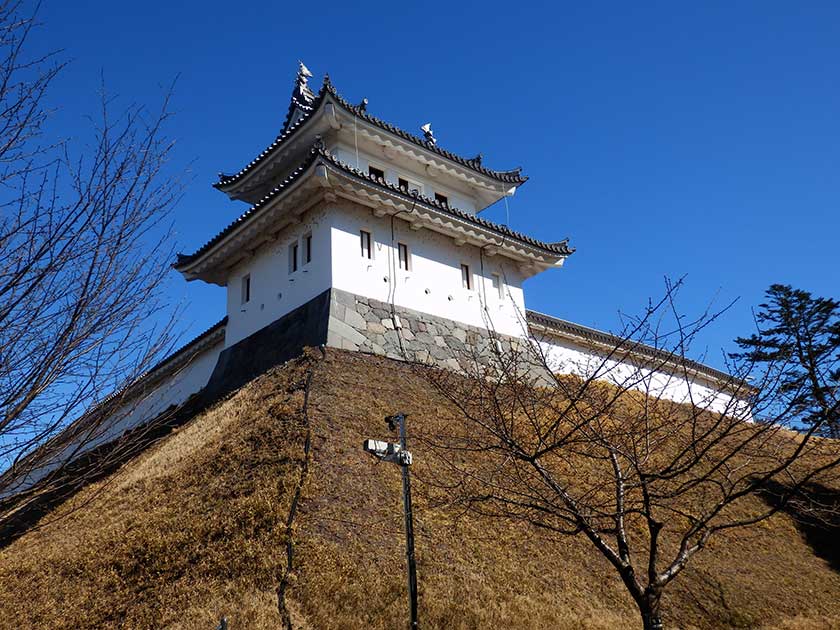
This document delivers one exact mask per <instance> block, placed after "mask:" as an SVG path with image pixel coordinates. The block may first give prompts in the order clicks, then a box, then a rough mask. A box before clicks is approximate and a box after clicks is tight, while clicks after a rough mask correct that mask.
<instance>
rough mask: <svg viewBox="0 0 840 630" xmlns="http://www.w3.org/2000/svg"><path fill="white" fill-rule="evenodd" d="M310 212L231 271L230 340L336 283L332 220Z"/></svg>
mask: <svg viewBox="0 0 840 630" xmlns="http://www.w3.org/2000/svg"><path fill="white" fill-rule="evenodd" d="M326 217H327V213H326V212H325V211H319V212H308V213H305V214H304V215H303V219H302V221H301V222H300V223H298V224H295V225H292V226H290V227H288V228H286V229H285V230H283V231H282V232H281V233H280V235H279V238H278V239H277V240H276V241H274V242H273V243H271V244H266V245H263V246H262V247H261V248H260V249H259V250H257V252H255V253H254V255H253V256H251V257H249V258H247V259H245V260H243V261H242V262H240V263H239V264H238V265H236V266H235V267H234V268H233V269H232V270H231V272H230V275H229V276H228V281H227V315H228V325H227V333H226V335H225V345H226V346H232V345H233V344H235V343H236V342H237V341H241V340H242V339H244V338H245V337H247V336H249V335H251V334H253V333H255V332H257V331H258V330H260V329H261V328H264V327H265V326H267V325H269V324H270V323H272V322H274V321H276V320H277V319H279V318H280V317H282V316H283V315H285V314H286V313H288V312H290V311H292V310H294V309H296V308H297V307H298V306H301V305H303V304H305V303H306V302H308V301H309V300H311V299H312V298H314V297H316V296H317V295H319V294H320V293H322V292H324V291H326V290H327V289H329V288H330V277H331V262H330V255H331V246H330V237H331V231H330V226H329V224H328V223H327V221H326V220H325V219H326Z"/></svg>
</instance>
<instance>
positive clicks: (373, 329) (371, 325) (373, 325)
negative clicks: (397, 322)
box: [367, 322, 387, 335]
mask: <svg viewBox="0 0 840 630" xmlns="http://www.w3.org/2000/svg"><path fill="white" fill-rule="evenodd" d="M367 330H368V332H369V333H373V334H376V335H384V334H385V331H386V330H387V329H386V328H385V326H383V325H382V324H380V323H379V322H368V325H367Z"/></svg>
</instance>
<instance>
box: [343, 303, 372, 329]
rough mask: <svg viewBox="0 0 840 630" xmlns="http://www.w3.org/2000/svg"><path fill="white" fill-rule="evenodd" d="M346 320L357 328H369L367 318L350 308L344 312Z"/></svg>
mask: <svg viewBox="0 0 840 630" xmlns="http://www.w3.org/2000/svg"><path fill="white" fill-rule="evenodd" d="M344 321H345V323H347V324H350V325H351V326H352V327H353V328H355V329H356V330H367V322H366V321H365V318H364V317H362V316H361V315H359V314H358V313H357V312H356V311H353V310H350V309H349V308H348V309H346V312H345V313H344Z"/></svg>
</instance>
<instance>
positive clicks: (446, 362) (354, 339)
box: [327, 289, 516, 370]
mask: <svg viewBox="0 0 840 630" xmlns="http://www.w3.org/2000/svg"><path fill="white" fill-rule="evenodd" d="M394 314H395V315H396V317H394V316H393V315H392V311H391V305H390V304H387V303H385V302H380V301H378V300H373V299H370V298H366V297H362V296H359V295H353V294H351V293H347V292H346V291H341V290H338V289H332V294H331V299H330V317H329V324H328V328H327V345H328V346H331V347H334V348H341V349H343V350H353V351H357V352H366V353H369V354H377V355H381V356H385V357H388V358H391V359H399V360H403V361H411V362H417V363H423V364H427V365H436V366H438V367H443V368H448V369H453V370H461V369H463V368H464V367H465V366H467V365H473V364H474V363H475V361H476V360H479V361H483V360H484V359H487V358H489V357H490V356H493V355H494V354H495V353H498V351H499V350H501V351H502V352H506V351H508V350H510V347H511V343H516V342H515V340H513V339H512V338H510V337H506V336H503V335H497V334H491V333H490V331H488V330H486V329H481V328H477V327H475V326H469V325H467V324H461V323H459V322H455V321H452V320H449V319H443V318H441V317H435V316H434V315H429V314H426V313H419V312H417V311H413V310H409V309H406V308H401V307H396V308H395V309H394Z"/></svg>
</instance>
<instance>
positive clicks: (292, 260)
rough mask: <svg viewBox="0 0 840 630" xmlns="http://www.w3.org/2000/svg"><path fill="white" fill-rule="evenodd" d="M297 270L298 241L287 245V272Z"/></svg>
mask: <svg viewBox="0 0 840 630" xmlns="http://www.w3.org/2000/svg"><path fill="white" fill-rule="evenodd" d="M297 270H298V242H297V241H295V242H294V243H292V244H291V245H289V273H294V272H295V271H297Z"/></svg>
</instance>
